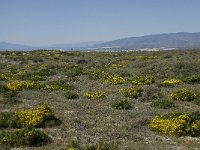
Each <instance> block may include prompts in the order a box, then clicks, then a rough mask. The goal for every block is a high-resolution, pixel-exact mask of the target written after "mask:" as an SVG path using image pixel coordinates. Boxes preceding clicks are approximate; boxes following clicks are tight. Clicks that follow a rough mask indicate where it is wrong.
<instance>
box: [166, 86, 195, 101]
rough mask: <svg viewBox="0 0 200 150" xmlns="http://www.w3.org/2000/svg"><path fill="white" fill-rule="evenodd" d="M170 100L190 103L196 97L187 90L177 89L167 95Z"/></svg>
mask: <svg viewBox="0 0 200 150" xmlns="http://www.w3.org/2000/svg"><path fill="white" fill-rule="evenodd" d="M168 96H169V97H170V98H171V99H172V100H180V101H192V100H194V99H196V98H197V97H198V96H197V94H196V93H194V92H192V91H190V90H188V89H185V88H183V89H178V90H176V91H174V92H172V93H170V94H169V95H168Z"/></svg>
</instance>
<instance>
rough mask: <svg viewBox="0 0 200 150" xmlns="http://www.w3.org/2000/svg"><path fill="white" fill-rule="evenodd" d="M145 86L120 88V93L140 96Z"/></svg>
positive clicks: (131, 96)
mask: <svg viewBox="0 0 200 150" xmlns="http://www.w3.org/2000/svg"><path fill="white" fill-rule="evenodd" d="M142 91H143V88H141V87H132V88H124V89H121V90H120V93H121V94H122V95H123V96H125V97H129V98H138V97H140V96H141V95H142Z"/></svg>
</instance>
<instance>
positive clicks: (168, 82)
mask: <svg viewBox="0 0 200 150" xmlns="http://www.w3.org/2000/svg"><path fill="white" fill-rule="evenodd" d="M181 83H183V81H182V80H180V79H175V78H174V79H167V80H164V81H163V82H162V83H161V85H162V86H173V85H177V84H181Z"/></svg>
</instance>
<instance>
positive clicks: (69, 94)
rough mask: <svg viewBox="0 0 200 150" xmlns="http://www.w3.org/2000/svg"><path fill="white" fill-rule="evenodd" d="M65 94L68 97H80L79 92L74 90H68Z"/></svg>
mask: <svg viewBox="0 0 200 150" xmlns="http://www.w3.org/2000/svg"><path fill="white" fill-rule="evenodd" d="M64 95H65V97H66V98H67V99H76V98H78V97H79V95H78V94H77V93H74V92H72V91H66V92H65V94H64Z"/></svg>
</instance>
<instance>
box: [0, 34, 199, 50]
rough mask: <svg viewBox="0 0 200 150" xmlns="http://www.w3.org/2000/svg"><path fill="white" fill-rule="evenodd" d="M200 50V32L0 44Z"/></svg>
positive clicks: (12, 47) (5, 47)
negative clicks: (108, 39)
mask: <svg viewBox="0 0 200 150" xmlns="http://www.w3.org/2000/svg"><path fill="white" fill-rule="evenodd" d="M163 47H164V48H180V49H181V48H200V32H196V33H187V32H179V33H164V34H156V35H146V36H140V37H128V38H123V39H118V40H113V41H108V42H102V41H100V42H99V41H97V42H82V43H72V44H54V45H50V46H40V47H39V46H38V47H32V46H26V45H21V44H11V43H6V42H0V50H34V49H62V50H87V49H90V50H92V49H102V48H103V49H109V48H113V49H119V50H135V49H143V48H163Z"/></svg>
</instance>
